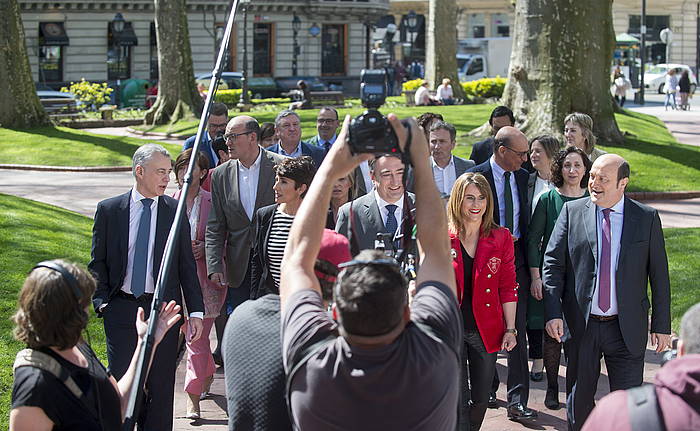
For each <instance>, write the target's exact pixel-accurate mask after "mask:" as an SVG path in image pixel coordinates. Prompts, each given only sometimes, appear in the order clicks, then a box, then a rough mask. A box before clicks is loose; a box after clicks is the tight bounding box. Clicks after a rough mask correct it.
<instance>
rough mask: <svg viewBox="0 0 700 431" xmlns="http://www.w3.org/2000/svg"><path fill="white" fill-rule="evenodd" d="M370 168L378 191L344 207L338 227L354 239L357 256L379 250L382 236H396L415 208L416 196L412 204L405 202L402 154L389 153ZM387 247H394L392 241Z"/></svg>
mask: <svg viewBox="0 0 700 431" xmlns="http://www.w3.org/2000/svg"><path fill="white" fill-rule="evenodd" d="M369 168H370V175H371V176H372V182H373V183H374V191H373V192H370V193H368V194H366V195H364V196H362V197H360V198H357V199H355V200H354V201H352V202H348V203H346V204H345V205H343V206H342V207H340V210H339V211H338V221H337V223H336V225H335V230H336V232H338V233H340V234H343V235H344V236H345V237H347V238H348V239H349V240H350V248H351V250H352V253H353V255H356V254H357V253H359V252H360V251H361V250H365V249H368V248H375V240H376V239H377V234H378V233H387V234H392V235H393V234H394V233H395V232H396V231H397V230H398V229H399V226H400V225H401V224H402V221H403V219H404V216H405V214H407V212H408V211H410V209H411V207H412V206H413V195H412V194H411V195H409V199H410V200H411V202H405V199H404V196H405V194H404V186H403V171H404V164H403V162H402V161H401V159H400V158H399V156H398V155H394V154H387V155H381V156H379V157H377V158H374V159H372V160H370V162H369ZM351 205H352V215H353V217H352V223H351V221H350V209H351ZM351 232H352V233H351ZM385 245H386V247H387V249H393V247H394V244H393V243H391V240H390V239H387V240H385Z"/></svg>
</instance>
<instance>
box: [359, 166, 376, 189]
mask: <svg viewBox="0 0 700 431" xmlns="http://www.w3.org/2000/svg"><path fill="white" fill-rule="evenodd" d="M360 171H362V179H363V180H365V190H367V193H369V192H371V191H372V190H373V189H374V183H373V182H372V176H371V175H370V174H369V162H368V161H367V160H365V161H363V162H361V163H360Z"/></svg>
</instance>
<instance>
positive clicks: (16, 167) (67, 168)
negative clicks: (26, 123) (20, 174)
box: [0, 163, 131, 172]
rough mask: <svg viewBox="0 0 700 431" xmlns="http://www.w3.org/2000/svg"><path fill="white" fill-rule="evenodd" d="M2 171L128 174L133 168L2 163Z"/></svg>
mask: <svg viewBox="0 0 700 431" xmlns="http://www.w3.org/2000/svg"><path fill="white" fill-rule="evenodd" d="M0 169H12V170H18V171H46V172H126V171H130V170H131V166H43V165H9V164H1V163H0Z"/></svg>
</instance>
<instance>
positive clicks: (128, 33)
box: [112, 22, 139, 46]
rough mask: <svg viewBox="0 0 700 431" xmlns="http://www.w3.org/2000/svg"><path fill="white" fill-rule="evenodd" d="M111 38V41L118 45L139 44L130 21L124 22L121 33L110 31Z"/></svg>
mask: <svg viewBox="0 0 700 431" xmlns="http://www.w3.org/2000/svg"><path fill="white" fill-rule="evenodd" d="M112 38H113V42H112V43H114V44H115V45H119V46H136V45H138V44H139V40H138V39H137V38H136V34H134V27H132V26H131V23H130V22H125V23H124V30H122V32H121V33H117V32H114V33H112Z"/></svg>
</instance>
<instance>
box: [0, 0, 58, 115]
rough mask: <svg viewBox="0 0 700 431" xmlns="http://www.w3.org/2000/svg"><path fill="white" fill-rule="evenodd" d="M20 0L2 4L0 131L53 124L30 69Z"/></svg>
mask: <svg viewBox="0 0 700 431" xmlns="http://www.w3.org/2000/svg"><path fill="white" fill-rule="evenodd" d="M24 40H25V38H24V28H23V27H22V18H21V16H20V13H19V6H18V4H17V0H3V1H0V100H1V101H2V103H0V127H5V128H26V127H35V126H41V125H47V124H49V117H48V115H47V114H46V111H44V108H43V107H42V106H41V102H39V98H38V97H37V95H36V88H35V87H34V80H33V79H32V71H31V69H30V67H29V57H28V56H27V46H26V45H25V42H24Z"/></svg>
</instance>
